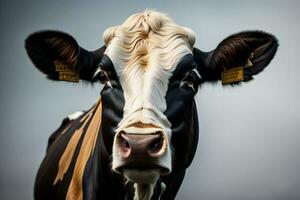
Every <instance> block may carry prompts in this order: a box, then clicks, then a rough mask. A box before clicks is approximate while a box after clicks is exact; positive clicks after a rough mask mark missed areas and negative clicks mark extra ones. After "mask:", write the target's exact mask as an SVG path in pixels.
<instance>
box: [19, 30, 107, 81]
mask: <svg viewBox="0 0 300 200" xmlns="http://www.w3.org/2000/svg"><path fill="white" fill-rule="evenodd" d="M25 48H26V51H27V54H28V56H29V57H30V59H31V61H32V62H33V64H34V65H35V66H36V67H37V68H38V69H39V70H40V71H41V72H43V73H44V74H46V75H47V77H48V78H49V79H52V80H62V81H78V79H81V80H86V81H91V79H92V76H93V74H94V72H95V70H96V68H97V65H98V63H99V62H100V60H101V58H102V56H103V52H104V50H105V47H102V48H100V49H99V50H97V51H87V50H85V49H83V48H81V47H80V46H79V45H78V43H77V42H76V40H75V39H74V38H73V37H72V36H70V35H69V34H67V33H64V32H60V31H40V32H36V33H33V34H31V35H30V36H29V37H28V38H27V39H26V41H25Z"/></svg>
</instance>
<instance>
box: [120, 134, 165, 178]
mask: <svg viewBox="0 0 300 200" xmlns="http://www.w3.org/2000/svg"><path fill="white" fill-rule="evenodd" d="M115 150H116V151H117V156H118V160H119V162H118V166H116V168H115V169H114V170H115V171H117V172H119V173H121V174H122V173H124V171H128V170H139V171H144V172H145V171H149V170H156V171H159V174H160V175H163V174H168V173H169V172H170V169H169V168H168V167H166V166H164V164H162V163H164V162H162V160H164V159H166V157H167V155H166V153H167V150H168V139H167V137H166V136H165V134H163V132H161V131H156V132H153V133H143V134H139V133H128V132H125V131H120V132H119V133H118V134H117V136H116V138H115Z"/></svg>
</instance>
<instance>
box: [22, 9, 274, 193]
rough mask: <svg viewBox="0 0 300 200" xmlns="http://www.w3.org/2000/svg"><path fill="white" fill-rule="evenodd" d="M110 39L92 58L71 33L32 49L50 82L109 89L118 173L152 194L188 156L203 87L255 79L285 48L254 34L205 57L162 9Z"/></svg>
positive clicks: (50, 35) (105, 100)
mask: <svg viewBox="0 0 300 200" xmlns="http://www.w3.org/2000/svg"><path fill="white" fill-rule="evenodd" d="M104 41H105V46H103V47H102V48H100V49H99V50H97V51H94V52H90V51H86V50H84V49H83V48H81V47H80V46H79V45H78V44H77V42H76V41H75V39H74V38H73V37H71V36H70V35H68V34H66V33H62V32H57V31H44V32H38V33H35V34H32V35H31V36H30V37H29V38H28V39H27V40H26V49H27V52H28V55H29V56H30V58H31V59H32V61H33V63H34V64H35V65H36V66H37V68H39V69H40V70H41V71H42V72H43V73H45V74H47V76H48V78H50V79H53V80H63V81H78V80H79V79H81V80H85V81H90V82H95V81H98V80H99V81H100V82H102V83H104V84H105V85H104V88H103V90H102V92H101V98H102V105H103V106H102V107H103V112H102V124H101V131H102V134H103V139H104V144H105V147H106V149H107V151H108V152H109V153H111V154H112V169H113V170H114V171H115V172H117V173H119V174H121V175H123V176H124V177H125V178H126V179H128V180H129V181H132V182H135V183H138V185H137V188H139V184H141V185H145V184H146V185H149V188H150V189H149V190H150V191H151V187H152V188H153V185H154V183H155V182H156V181H157V179H158V178H159V177H160V176H161V175H167V174H169V173H171V171H172V169H173V167H174V160H175V162H176V160H177V162H181V161H182V160H181V159H177V158H175V156H174V155H176V156H178V155H183V154H187V153H188V151H187V150H186V149H188V148H189V147H188V146H189V145H190V144H191V142H184V140H185V138H188V139H186V140H190V138H189V136H190V135H191V134H192V132H193V131H195V130H196V131H197V126H195V123H194V121H195V118H196V115H195V104H194V96H195V94H196V92H197V90H198V86H199V85H200V84H202V83H204V82H217V81H219V80H222V83H223V84H228V83H229V84H231V85H233V84H236V83H240V82H242V81H249V80H251V79H252V76H253V75H256V74H257V73H259V72H261V71H262V70H263V69H264V68H265V67H266V66H267V65H268V64H269V62H270V60H271V59H272V58H273V56H274V54H275V52H276V49H277V46H278V44H277V40H276V38H275V37H274V36H272V35H270V34H267V33H264V32H261V31H247V32H241V33H237V34H234V35H232V36H230V37H228V38H226V39H225V40H223V41H222V42H221V43H220V44H219V45H218V46H217V48H216V49H215V50H213V51H211V52H207V53H205V52H202V51H200V50H198V49H196V48H194V41H195V36H194V33H193V32H192V31H191V30H189V29H187V28H184V27H180V26H178V25H176V24H175V23H174V22H173V21H172V20H171V19H169V18H168V17H167V16H166V15H164V14H161V13H158V12H155V11H145V12H143V13H138V14H135V15H133V16H131V17H129V18H128V19H127V20H126V21H125V22H124V23H123V24H122V25H120V26H116V27H112V28H109V29H108V30H107V31H106V32H105V33H104ZM175 136H176V137H175ZM174 138H175V139H174ZM177 138H179V139H177ZM176 140H180V141H176ZM180 144H183V145H180ZM175 152H176V153H175ZM178 160H179V161H178ZM150 193H151V192H150Z"/></svg>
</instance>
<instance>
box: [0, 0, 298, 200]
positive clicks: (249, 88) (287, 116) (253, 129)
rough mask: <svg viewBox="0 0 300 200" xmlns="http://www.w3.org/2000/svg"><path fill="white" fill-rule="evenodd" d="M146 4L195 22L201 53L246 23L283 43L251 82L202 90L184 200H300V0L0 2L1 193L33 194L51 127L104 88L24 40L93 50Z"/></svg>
mask: <svg viewBox="0 0 300 200" xmlns="http://www.w3.org/2000/svg"><path fill="white" fill-rule="evenodd" d="M146 8H155V9H157V10H159V11H163V12H165V13H167V14H169V15H170V16H171V17H172V18H173V19H174V20H175V21H176V22H177V23H178V24H180V25H183V26H187V27H190V28H191V29H193V30H194V31H195V32H196V33H197V41H196V46H197V47H199V48H201V49H202V50H211V49H213V48H215V47H216V45H217V44H218V43H219V42H220V41H221V40H222V39H223V38H225V37H226V36H228V35H230V34H232V33H234V32H238V31H242V30H247V29H261V30H265V31H268V32H271V33H273V34H275V35H276V36H277V37H278V39H279V41H280V47H279V50H278V52H277V54H276V57H275V59H274V60H273V61H272V62H271V64H270V66H269V67H268V68H267V69H266V70H265V71H264V72H263V73H262V74H260V75H259V76H258V77H256V79H255V80H254V81H253V82H250V83H247V84H243V85H242V86H241V87H236V88H230V87H227V88H222V86H221V85H214V86H211V85H205V86H204V87H202V88H201V89H200V90H199V92H198V95H197V97H196V101H197V104H198V113H199V121H200V122H199V124H200V140H199V146H198V150H197V154H196V157H195V160H194V162H193V164H192V166H191V167H190V168H189V170H188V172H187V175H186V178H185V180H184V182H183V185H182V187H181V189H180V191H179V194H178V197H177V199H178V200H181V199H183V200H193V199H200V200H271V199H272V200H294V199H300V156H299V150H300V146H299V145H300V135H299V133H300V131H299V128H300V125H299V123H300V117H299V111H300V109H299V100H300V98H299V97H300V96H299V91H300V90H299V89H300V84H299V78H298V76H299V74H300V67H299V50H300V48H299V38H300V26H299V18H300V11H299V10H300V3H299V2H297V1H275V0H274V1H265V0H261V1H247V2H246V1H232V0H230V1H209V2H201V1H196V0H195V1H174V0H169V1H163V0H152V1H134V0H120V1H108V0H107V1H105V2H104V1H71V0H68V1H56V2H55V1H41V0H36V1H33V0H32V1H19V2H18V1H15V0H14V1H12V0H11V1H1V6H0V10H1V12H0V14H1V17H0V21H1V31H0V34H1V43H0V44H1V46H0V48H1V59H0V62H1V70H2V71H1V73H0V77H1V79H0V87H1V107H0V108H1V120H0V128H1V135H0V137H1V139H0V155H1V162H0V178H1V180H0V181H1V182H0V199H2V200H14V199H23V200H27V199H32V198H33V197H32V193H33V192H32V191H33V183H34V178H35V173H36V171H37V169H38V167H39V164H40V162H41V160H42V158H43V156H44V153H45V148H46V142H47V138H48V136H49V134H50V133H51V132H52V131H54V130H55V129H56V128H57V127H58V126H59V125H60V123H61V120H62V119H63V118H64V117H65V116H66V115H67V114H69V113H72V112H74V111H76V110H81V109H88V108H89V107H90V106H91V105H92V104H93V103H94V102H95V101H96V100H97V98H98V96H99V92H100V89H101V87H100V86H98V85H96V86H94V87H91V86H89V85H82V84H79V85H75V84H68V83H57V82H51V81H48V80H46V79H45V77H44V76H43V75H42V74H40V73H39V72H38V71H37V70H36V69H35V68H34V67H33V65H32V64H31V63H30V61H29V59H28V58H27V56H26V54H25V50H24V39H25V37H26V36H27V35H28V34H29V33H31V32H34V31H36V30H40V29H59V30H64V31H66V32H69V33H71V34H72V35H73V36H74V37H75V38H76V39H77V40H78V41H79V43H80V44H81V45H82V46H84V47H86V48H87V49H91V50H92V49H96V48H98V47H100V46H101V45H102V44H103V43H102V33H103V31H104V30H105V29H106V28H108V27H110V26H113V25H118V24H120V23H121V22H123V21H124V20H125V19H126V18H127V17H128V16H129V15H131V14H132V13H135V12H139V11H143V10H145V9H146Z"/></svg>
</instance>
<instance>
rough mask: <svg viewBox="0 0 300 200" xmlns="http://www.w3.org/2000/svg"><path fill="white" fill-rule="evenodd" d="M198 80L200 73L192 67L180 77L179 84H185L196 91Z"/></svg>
mask: <svg viewBox="0 0 300 200" xmlns="http://www.w3.org/2000/svg"><path fill="white" fill-rule="evenodd" d="M200 82H201V75H200V74H199V72H198V71H197V70H196V69H193V70H191V71H189V72H187V73H186V75H185V77H184V78H183V79H182V82H181V86H183V85H187V86H189V87H190V88H192V89H193V90H194V91H195V92H196V91H197V89H198V86H199V83H200Z"/></svg>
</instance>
